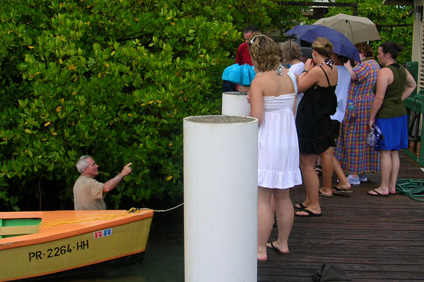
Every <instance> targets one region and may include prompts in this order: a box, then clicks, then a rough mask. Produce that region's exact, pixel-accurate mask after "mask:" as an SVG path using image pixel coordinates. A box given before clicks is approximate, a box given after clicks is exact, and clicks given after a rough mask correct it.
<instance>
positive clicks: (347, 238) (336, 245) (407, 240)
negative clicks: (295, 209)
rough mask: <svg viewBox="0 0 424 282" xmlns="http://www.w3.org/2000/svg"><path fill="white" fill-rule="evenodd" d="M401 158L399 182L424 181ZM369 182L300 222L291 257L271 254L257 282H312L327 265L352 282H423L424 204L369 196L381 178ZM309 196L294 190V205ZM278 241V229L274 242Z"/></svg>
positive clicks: (292, 239)
mask: <svg viewBox="0 0 424 282" xmlns="http://www.w3.org/2000/svg"><path fill="white" fill-rule="evenodd" d="M400 155H401V168H400V172H399V179H422V178H424V172H422V171H421V169H420V168H419V167H417V165H416V164H415V163H414V162H413V161H411V160H410V159H409V158H408V157H407V156H405V155H404V154H402V153H401V154H400ZM367 177H368V179H369V181H368V182H365V183H361V184H360V185H358V186H353V191H354V192H353V194H352V196H348V197H346V196H336V195H335V196H334V197H332V198H326V197H320V203H321V206H322V212H323V216H322V217H314V218H299V217H295V220H294V225H293V229H292V233H291V235H290V240H289V246H290V251H291V254H290V255H288V256H287V255H285V256H284V255H281V254H279V253H276V252H274V251H272V250H269V252H268V263H259V264H258V281H288V282H297V281H299V282H300V281H302V282H305V281H312V274H313V273H314V272H315V270H316V269H317V268H318V266H319V265H320V264H321V263H324V262H327V263H331V264H338V265H340V266H341V267H342V268H343V269H344V270H345V272H346V276H347V277H349V278H351V279H352V282H365V281H366V282H383V281H385V282H387V281H411V282H412V281H414V282H418V281H424V267H423V265H424V216H423V215H424V202H419V201H415V200H413V199H411V198H410V197H408V196H404V195H395V196H390V197H387V198H383V197H372V196H368V195H367V192H368V190H370V189H373V188H377V187H378V186H379V184H380V179H381V178H380V174H370V175H367ZM334 180H335V179H334ZM333 185H335V182H334V183H333ZM304 197H305V188H304V187H303V186H299V187H296V188H294V189H292V190H291V198H292V201H293V203H298V202H301V201H303V200H304ZM276 237H277V228H276V227H274V228H273V231H272V234H271V237H270V241H273V240H276Z"/></svg>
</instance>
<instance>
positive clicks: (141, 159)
mask: <svg viewBox="0 0 424 282" xmlns="http://www.w3.org/2000/svg"><path fill="white" fill-rule="evenodd" d="M7 2H10V3H7V5H5V7H6V8H5V9H3V10H2V12H1V13H2V17H1V30H2V34H1V38H2V39H1V41H2V43H3V44H2V45H3V47H2V49H1V58H2V61H1V72H0V74H1V75H0V78H1V90H0V91H1V99H2V109H1V115H0V124H1V129H0V155H1V170H0V179H1V181H2V182H1V184H2V185H1V186H0V189H1V190H0V191H2V193H0V201H1V202H2V203H3V205H4V206H5V207H7V208H14V209H17V206H19V207H20V208H21V209H22V208H25V209H26V208H27V207H28V208H36V207H37V205H36V204H35V203H37V202H38V201H35V200H34V199H38V200H40V197H44V198H46V199H49V200H50V199H51V200H55V199H56V200H57V197H59V199H63V201H64V204H66V200H69V199H71V198H72V186H73V183H74V181H75V179H76V177H77V171H76V169H75V167H74V165H75V162H76V160H77V159H78V157H79V156H80V155H82V154H91V155H93V157H94V158H95V160H96V162H97V163H98V164H99V165H100V170H101V171H103V172H105V173H104V174H102V175H101V176H100V177H99V179H100V180H104V181H105V180H107V179H108V178H109V177H111V176H113V175H114V174H115V173H118V172H119V171H120V170H121V169H122V167H123V165H125V164H126V163H128V162H133V166H132V167H133V173H132V174H131V175H129V176H128V177H126V178H125V180H124V181H123V183H121V184H120V185H119V186H118V188H117V191H114V192H113V193H112V194H113V196H114V197H110V199H109V200H111V201H112V205H113V206H115V207H119V205H120V203H121V201H122V200H123V198H125V197H126V198H128V199H131V200H132V201H134V202H136V203H137V202H140V201H141V200H145V199H149V198H151V197H155V198H162V197H171V198H174V199H177V198H181V195H182V167H183V164H182V159H183V158H182V153H183V152H182V142H183V138H182V120H183V118H184V117H186V116H190V115H203V114H219V112H220V100H221V99H220V98H221V92H220V91H219V90H220V88H221V85H222V82H221V74H222V70H223V68H224V67H225V66H227V65H229V64H231V63H232V62H233V61H232V59H231V58H229V54H230V51H232V50H233V49H234V48H235V46H237V45H238V41H239V38H240V33H239V32H236V30H235V27H234V26H233V25H232V23H231V20H232V19H231V17H229V16H228V14H227V11H226V9H227V4H220V5H217V6H216V7H214V8H213V9H212V8H211V7H210V6H207V5H204V4H203V3H200V2H193V3H180V1H166V2H165V1H147V2H144V1H132V0H127V1H124V0H122V1H104V0H97V1H96V0H93V1H71V0H68V1H60V2H59V1H35V2H34V1H20V2H19V3H20V4H19V5H16V4H13V3H12V2H13V1H7ZM106 172H107V173H106ZM49 185H50V186H51V187H49ZM59 187H60V188H59ZM25 201H26V202H25ZM67 205H68V206H69V203H67ZM45 208H48V207H47V203H46V207H45Z"/></svg>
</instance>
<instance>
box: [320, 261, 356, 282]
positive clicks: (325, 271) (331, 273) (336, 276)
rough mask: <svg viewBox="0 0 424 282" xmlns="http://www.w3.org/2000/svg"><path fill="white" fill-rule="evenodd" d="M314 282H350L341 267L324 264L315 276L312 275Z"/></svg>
mask: <svg viewBox="0 0 424 282" xmlns="http://www.w3.org/2000/svg"><path fill="white" fill-rule="evenodd" d="M312 281H314V282H327V281H328V282H330V281H331V282H345V281H346V282H350V281H352V280H351V279H350V278H348V277H347V276H346V274H345V272H344V270H343V268H342V267H341V266H340V265H336V264H329V263H323V264H321V265H320V266H319V267H318V268H317V270H316V271H315V273H314V275H312Z"/></svg>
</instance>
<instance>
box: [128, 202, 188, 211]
mask: <svg viewBox="0 0 424 282" xmlns="http://www.w3.org/2000/svg"><path fill="white" fill-rule="evenodd" d="M182 205H184V203H181V204H179V205H177V206H175V207H172V208H170V209H167V210H153V209H152V210H153V211H154V212H169V211H172V210H175V209H177V208H179V207H181V206H182ZM145 209H148V208H141V209H137V208H131V209H130V210H129V211H128V212H129V213H131V212H134V211H137V210H145Z"/></svg>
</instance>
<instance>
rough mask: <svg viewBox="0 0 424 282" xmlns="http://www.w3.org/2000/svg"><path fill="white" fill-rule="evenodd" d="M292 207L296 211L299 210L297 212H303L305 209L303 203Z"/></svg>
mask: <svg viewBox="0 0 424 282" xmlns="http://www.w3.org/2000/svg"><path fill="white" fill-rule="evenodd" d="M294 207H295V208H296V209H299V210H304V209H306V207H305V205H304V204H303V203H298V204H296V205H294Z"/></svg>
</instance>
